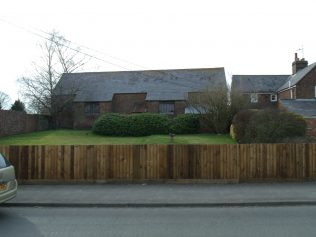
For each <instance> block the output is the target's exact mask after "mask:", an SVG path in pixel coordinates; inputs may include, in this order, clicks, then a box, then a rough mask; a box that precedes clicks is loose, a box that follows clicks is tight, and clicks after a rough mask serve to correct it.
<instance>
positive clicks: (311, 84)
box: [296, 68, 316, 99]
mask: <svg viewBox="0 0 316 237" xmlns="http://www.w3.org/2000/svg"><path fill="white" fill-rule="evenodd" d="M315 86H316V68H314V69H313V70H312V71H310V72H309V73H308V74H307V75H306V76H305V77H304V78H303V79H302V80H301V81H299V82H298V83H297V85H296V96H297V99H312V98H315Z"/></svg>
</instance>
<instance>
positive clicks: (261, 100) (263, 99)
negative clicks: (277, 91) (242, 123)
mask: <svg viewBox="0 0 316 237" xmlns="http://www.w3.org/2000/svg"><path fill="white" fill-rule="evenodd" d="M246 96H247V101H249V107H250V108H252V109H263V108H277V101H276V102H272V101H271V100H270V99H271V94H258V102H257V103H251V102H250V94H246Z"/></svg>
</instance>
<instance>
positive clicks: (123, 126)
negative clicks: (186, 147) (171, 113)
mask: <svg viewBox="0 0 316 237" xmlns="http://www.w3.org/2000/svg"><path fill="white" fill-rule="evenodd" d="M199 129H200V123H199V117H198V116H197V115H191V114H183V115H179V116H177V117H175V118H173V119H172V118H169V117H168V116H166V115H160V114H152V113H142V114H131V115H124V114H115V113H108V114H105V115H103V116H101V117H100V118H99V119H98V120H97V121H96V122H95V123H94V125H93V128H92V131H93V132H94V133H96V134H99V135H107V136H148V135H152V134H168V133H175V134H190V133H198V132H199Z"/></svg>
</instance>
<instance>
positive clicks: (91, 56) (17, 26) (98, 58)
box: [0, 18, 132, 70]
mask: <svg viewBox="0 0 316 237" xmlns="http://www.w3.org/2000/svg"><path fill="white" fill-rule="evenodd" d="M0 21H2V22H4V23H6V24H8V25H11V26H14V27H16V28H19V29H21V30H23V31H25V32H27V33H30V34H32V35H35V36H37V37H40V38H43V39H45V40H49V41H51V42H54V41H53V40H52V39H51V38H48V37H46V36H43V35H41V34H38V33H36V32H34V31H31V30H29V29H27V28H25V27H22V26H19V25H16V24H13V23H11V22H8V21H6V20H4V19H2V18H0ZM46 34H48V33H46ZM48 35H50V36H51V34H48ZM66 41H67V42H71V41H69V40H66ZM59 44H60V45H62V46H64V47H66V48H68V49H70V50H73V51H75V52H77V53H80V54H83V55H86V56H88V57H90V58H94V59H96V60H99V61H102V62H105V63H107V64H110V65H113V66H116V67H119V68H123V69H124V70H132V69H130V68H127V67H124V66H121V65H119V64H116V63H113V62H110V61H108V60H105V59H102V58H100V57H97V56H94V55H91V54H88V53H85V52H82V51H80V50H78V49H74V48H72V47H70V46H68V45H65V44H61V43H59Z"/></svg>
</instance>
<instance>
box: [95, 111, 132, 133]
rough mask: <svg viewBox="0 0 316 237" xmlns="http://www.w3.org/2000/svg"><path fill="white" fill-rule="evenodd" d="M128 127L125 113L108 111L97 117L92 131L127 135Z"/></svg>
mask: <svg viewBox="0 0 316 237" xmlns="http://www.w3.org/2000/svg"><path fill="white" fill-rule="evenodd" d="M128 129H129V123H128V119H127V117H126V116H125V115H122V114H115V113H108V114H105V115H103V116H101V117H100V118H98V119H97V120H96V121H95V123H94V124H93V127H92V131H93V132H94V133H96V134H99V135H107V136H127V135H128V134H127V132H128Z"/></svg>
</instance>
